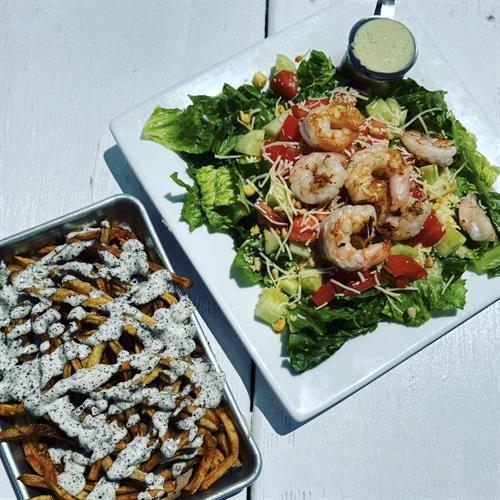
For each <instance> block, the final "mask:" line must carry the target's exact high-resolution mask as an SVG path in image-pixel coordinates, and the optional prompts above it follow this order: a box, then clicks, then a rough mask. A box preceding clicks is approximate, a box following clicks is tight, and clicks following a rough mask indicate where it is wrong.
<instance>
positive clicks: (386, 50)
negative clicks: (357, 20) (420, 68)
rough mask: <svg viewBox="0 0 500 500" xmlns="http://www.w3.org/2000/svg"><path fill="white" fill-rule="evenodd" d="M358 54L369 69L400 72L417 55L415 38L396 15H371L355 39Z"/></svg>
mask: <svg viewBox="0 0 500 500" xmlns="http://www.w3.org/2000/svg"><path fill="white" fill-rule="evenodd" d="M352 48H353V50H354V54H355V55H356V57H357V58H358V60H359V62H360V63H361V64H362V65H363V66H364V67H365V68H367V69H369V70H371V71H376V72H378V73H396V72H398V71H401V70H403V69H405V68H406V67H407V66H408V65H409V64H410V63H411V62H412V61H413V60H414V58H415V52H416V48H415V41H414V39H413V36H412V34H411V32H410V31H409V30H408V28H406V26H404V25H403V24H401V23H399V22H397V21H393V20H392V19H384V18H381V19H371V20H369V21H367V22H366V23H364V24H363V25H361V26H360V27H359V29H358V30H357V32H356V35H355V36H354V40H353V43H352Z"/></svg>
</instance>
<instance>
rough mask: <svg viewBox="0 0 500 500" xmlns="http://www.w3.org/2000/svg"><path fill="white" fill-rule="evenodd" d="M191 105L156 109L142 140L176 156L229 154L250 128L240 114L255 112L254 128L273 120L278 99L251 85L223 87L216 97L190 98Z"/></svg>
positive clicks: (144, 129)
mask: <svg viewBox="0 0 500 500" xmlns="http://www.w3.org/2000/svg"><path fill="white" fill-rule="evenodd" d="M190 99H191V101H192V104H191V105H190V106H188V107H187V108H186V109H185V110H184V111H181V110H180V109H164V108H160V107H158V108H156V109H155V110H154V111H153V113H152V115H151V116H150V117H149V119H148V121H147V122H146V124H145V125H144V128H143V130H142V139H150V140H152V141H155V142H158V143H159V144H162V145H163V146H165V147H167V148H168V149H171V150H172V151H175V152H177V153H191V154H201V153H206V152H212V153H214V154H217V155H227V154H228V153H230V152H231V151H232V150H233V149H234V146H235V144H236V141H237V137H238V136H239V135H241V134H242V133H244V132H246V131H247V129H246V128H245V127H244V126H243V125H241V124H240V123H239V122H238V120H237V118H238V116H239V113H240V111H250V110H252V112H253V115H252V116H253V118H254V126H255V127H254V128H261V127H263V126H264V125H265V124H266V123H268V122H269V121H271V120H272V119H273V118H274V107H275V104H276V100H277V99H276V97H275V96H273V95H272V94H271V93H269V92H261V91H260V90H259V89H256V88H255V87H254V86H252V85H242V86H241V87H239V88H237V89H235V88H234V87H231V85H228V84H226V85H224V87H223V89H222V92H221V93H220V94H218V95H216V96H213V97H212V96H205V95H200V96H190Z"/></svg>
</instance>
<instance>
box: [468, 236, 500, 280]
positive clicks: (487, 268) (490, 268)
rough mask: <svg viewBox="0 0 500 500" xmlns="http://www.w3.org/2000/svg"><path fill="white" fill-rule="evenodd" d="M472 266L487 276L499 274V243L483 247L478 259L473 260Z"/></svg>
mask: <svg viewBox="0 0 500 500" xmlns="http://www.w3.org/2000/svg"><path fill="white" fill-rule="evenodd" d="M474 266H475V267H476V269H477V270H479V271H483V272H487V273H488V275H489V276H500V243H498V242H497V243H496V244H495V245H494V246H492V247H489V248H487V249H485V250H484V251H483V252H482V253H481V256H480V257H479V259H477V260H476V261H474Z"/></svg>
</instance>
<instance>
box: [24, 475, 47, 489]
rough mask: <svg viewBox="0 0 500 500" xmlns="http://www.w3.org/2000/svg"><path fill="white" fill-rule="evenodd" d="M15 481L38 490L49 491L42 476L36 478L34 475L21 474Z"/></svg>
mask: <svg viewBox="0 0 500 500" xmlns="http://www.w3.org/2000/svg"><path fill="white" fill-rule="evenodd" d="M17 479H19V481H21V482H22V483H24V484H25V485H26V486H31V487H33V488H40V489H42V490H50V486H49V485H48V484H47V481H45V479H44V478H43V477H42V476H37V475H36V474H21V475H20V476H19V477H18V478H17Z"/></svg>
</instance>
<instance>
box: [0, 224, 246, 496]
mask: <svg viewBox="0 0 500 500" xmlns="http://www.w3.org/2000/svg"><path fill="white" fill-rule="evenodd" d="M143 250H144V247H143V245H142V244H141V243H140V242H139V241H138V240H136V239H135V235H134V233H133V231H131V230H130V229H129V228H128V227H122V226H119V225H110V224H109V223H107V222H103V223H102V224H101V226H100V227H98V228H87V229H84V230H82V231H75V232H73V233H70V235H68V236H67V238H66V242H65V243H64V244H60V242H57V244H56V245H47V246H45V247H43V248H41V249H40V250H39V251H35V252H34V253H33V255H34V257H32V256H31V255H30V256H16V257H15V258H14V260H13V263H12V264H10V265H9V266H6V265H5V264H4V263H3V262H2V261H0V273H3V275H2V276H5V272H6V271H5V269H7V277H9V280H10V279H11V278H12V277H13V276H14V273H17V274H15V275H16V277H17V279H16V282H19V283H20V284H22V288H20V289H19V290H17V289H16V291H15V293H18V295H19V301H20V303H19V304H18V305H21V304H22V303H21V301H22V300H25V299H26V294H27V295H29V296H30V299H29V300H30V302H29V307H28V313H27V314H28V315H27V316H26V315H25V316H22V319H19V316H18V317H12V319H11V320H9V322H7V324H6V325H5V326H3V327H0V332H2V333H4V334H7V335H11V336H12V337H14V338H20V339H21V343H20V345H21V346H22V349H20V350H19V354H16V352H15V351H14V350H12V353H11V352H7V354H2V353H0V357H1V356H7V357H8V356H15V358H16V359H13V358H8V359H2V360H1V361H2V362H1V363H0V379H1V380H2V383H3V384H4V386H5V387H4V393H5V394H7V397H6V399H5V400H4V402H0V417H8V418H10V420H14V426H12V427H9V428H7V429H5V430H2V431H0V441H20V442H21V444H22V449H23V452H24V456H25V458H26V462H27V463H28V464H29V465H30V467H31V468H32V469H33V473H26V474H21V475H20V476H19V480H20V481H22V482H23V483H24V484H26V485H27V486H30V487H32V488H38V489H40V490H42V491H43V490H45V491H47V492H49V493H50V494H47V495H41V496H39V497H37V498H38V500H49V499H57V500H75V499H76V500H85V499H86V498H87V497H90V498H115V497H116V498H117V499H121V500H132V499H134V500H135V499H138V498H142V497H144V498H165V497H166V496H168V495H169V494H171V493H175V494H176V495H177V494H179V493H185V494H194V493H196V492H197V491H200V490H203V489H207V488H209V487H210V485H211V484H213V483H214V482H215V481H217V480H218V479H219V478H220V477H221V476H222V475H223V474H225V472H227V471H228V470H229V469H230V468H231V467H234V466H237V465H239V461H238V454H239V441H238V435H237V433H236V430H235V427H234V425H233V423H232V421H231V418H230V417H229V415H228V414H227V412H226V410H225V409H223V408H222V407H221V405H220V397H221V394H222V387H223V378H222V376H221V375H220V374H217V373H216V372H212V371H211V370H213V369H212V368H211V366H210V365H209V364H208V363H207V362H206V360H205V359H204V358H203V349H202V347H201V346H200V345H196V344H195V343H194V342H192V340H191V337H189V339H188V341H187V342H185V341H184V340H180V341H179V340H177V339H181V334H184V335H191V334H190V333H184V332H191V331H192V329H193V327H194V324H193V323H192V321H193V320H192V318H191V313H192V305H191V304H190V302H189V301H188V299H186V298H185V297H183V296H181V295H179V294H178V292H177V291H176V290H177V289H178V288H177V287H176V286H175V285H179V286H181V287H184V288H188V287H190V286H191V285H192V282H191V280H189V279H188V278H184V277H182V276H179V275H176V274H174V273H170V272H168V271H165V270H164V269H163V267H161V266H160V265H159V264H156V263H154V262H152V261H151V260H150V258H149V257H148V256H147V254H146V253H145V252H144V251H143ZM42 256H43V257H42ZM28 266H29V269H27V267H28ZM44 266H46V267H44ZM22 273H25V274H24V275H23V274H22ZM28 273H29V274H28ZM38 276H41V277H43V276H49V277H50V280H49V281H47V282H45V281H44V280H43V278H42V279H39V278H38ZM75 276H77V277H75ZM2 279H4V278H2ZM4 281H5V279H4ZM8 284H9V286H11V287H13V286H14V283H12V282H11V281H9V282H8ZM2 286H3V285H2ZM10 293H12V292H10ZM38 303H39V305H38ZM24 304H26V302H25V303H24ZM8 307H11V306H10V302H9V306H8ZM12 307H14V306H12ZM24 307H27V306H26V305H24ZM31 308H33V313H30V312H29V311H30V309H31ZM8 312H9V314H10V309H9V311H8ZM28 319H29V320H30V323H29V326H30V328H29V329H27V330H26V333H23V331H22V330H21V332H20V333H17V332H18V331H19V329H20V325H21V326H22V325H23V324H24V322H25V321H27V320H28ZM176 342H179V344H178V345H177V344H176ZM27 363H33V367H32V368H30V369H28V367H29V366H31V365H27ZM35 363H36V364H35ZM42 364H43V369H40V365H42ZM3 366H6V367H7V366H9V367H13V368H9V370H6V369H2V367H3ZM21 366H22V367H23V369H24V368H26V369H25V370H24V371H22V372H21V371H19V367H21ZM31 370H32V371H33V373H36V377H32V378H30V377H31V375H30V373H31ZM40 373H42V377H41V378H40V375H39V374H40ZM47 374H48V375H47ZM207 374H208V375H209V376H206V375H207ZM26 398H28V399H26ZM129 398H131V399H130V404H129ZM120 405H122V406H120ZM25 406H26V410H25ZM33 408H35V409H36V411H33V410H32V409H33ZM30 412H32V413H31V414H30ZM32 415H36V417H35V416H32ZM11 417H15V418H14V419H12V418H11ZM101 436H102V437H101ZM105 454H106V455H105ZM103 455H105V456H104V457H103ZM130 457H133V458H132V459H131V458H130ZM131 463H132V464H133V465H132V466H130V465H129V464H131ZM115 490H116V491H115ZM144 495H145V496H144Z"/></svg>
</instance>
